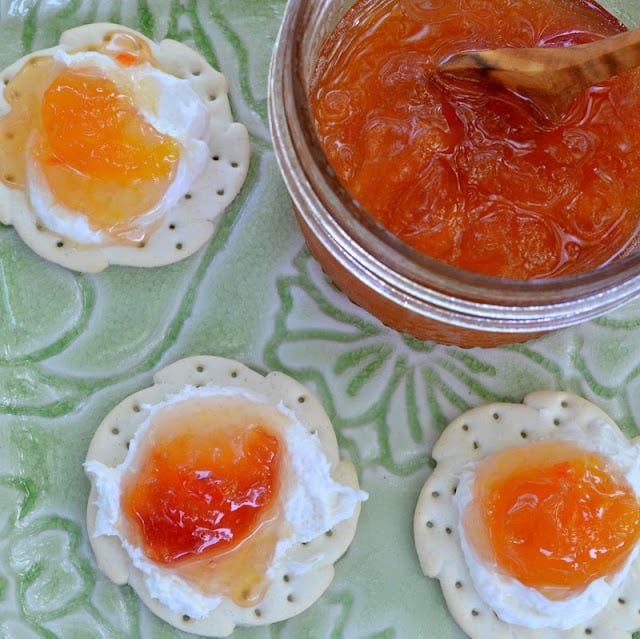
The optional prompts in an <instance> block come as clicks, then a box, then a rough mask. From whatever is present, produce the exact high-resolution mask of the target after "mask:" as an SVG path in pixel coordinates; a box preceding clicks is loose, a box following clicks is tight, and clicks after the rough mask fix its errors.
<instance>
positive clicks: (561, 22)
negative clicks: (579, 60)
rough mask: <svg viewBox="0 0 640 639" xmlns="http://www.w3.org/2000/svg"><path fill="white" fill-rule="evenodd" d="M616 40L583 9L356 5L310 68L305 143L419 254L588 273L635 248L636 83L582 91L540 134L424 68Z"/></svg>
mask: <svg viewBox="0 0 640 639" xmlns="http://www.w3.org/2000/svg"><path fill="white" fill-rule="evenodd" d="M623 30H625V27H624V26H623V25H622V24H620V22H618V21H617V20H616V19H615V18H614V17H613V16H612V15H610V14H609V13H607V12H606V11H605V10H604V9H603V8H601V7H600V6H599V5H598V4H596V3H595V2H593V1H591V0H518V1H515V0H360V1H359V2H357V3H356V4H355V5H354V6H353V7H352V8H351V10H350V11H349V12H348V13H347V14H346V15H345V16H344V17H343V19H342V20H341V22H340V23H339V24H338V26H337V28H336V29H335V31H334V32H333V33H332V34H331V35H330V37H329V38H328V39H327V40H326V42H325V43H324V45H323V47H322V50H321V53H320V55H319V58H318V59H319V63H318V68H317V72H316V75H315V77H314V78H313V79H312V86H311V89H310V94H309V101H310V108H311V113H312V117H313V120H314V124H315V128H316V131H317V133H318V136H319V140H320V142H321V145H322V147H323V149H324V151H325V154H326V156H327V159H328V161H329V163H330V164H331V165H332V167H333V168H334V170H335V172H336V174H337V176H338V178H339V179H340V180H341V182H342V183H343V185H344V186H345V187H346V189H347V190H348V191H349V192H350V193H351V194H352V195H353V196H354V197H355V198H356V199H357V200H358V201H359V202H360V204H361V205H362V206H363V207H364V208H365V209H366V210H367V211H368V212H369V213H370V214H371V215H372V216H373V217H374V218H375V219H376V220H378V221H379V222H380V224H381V225H382V226H384V227H385V228H386V229H388V230H389V231H390V232H391V233H393V234H394V235H396V236H397V237H398V238H399V239H401V240H402V241H404V242H405V243H406V244H408V245H410V246H411V247H413V248H415V249H417V250H418V251H420V252H422V253H424V254H426V255H429V256H431V257H433V258H436V259H438V260H441V261H444V262H448V263H449V264H452V265H454V266H457V267H460V268H462V269H466V270H468V271H474V272H477V273H482V274H486V275H494V276H500V277H508V278H514V279H535V278H549V277H555V276H562V275H570V274H575V273H579V272H584V271H587V270H590V269H594V268H596V267H598V266H601V265H604V264H606V263H608V262H610V261H611V260H614V259H615V258H617V257H620V256H622V255H625V254H627V253H629V252H630V251H632V250H633V249H634V248H635V245H636V241H637V232H638V217H639V213H640V123H639V120H638V117H637V114H638V113H640V72H632V73H628V74H625V75H623V76H620V77H618V78H616V79H613V80H611V81H608V82H606V83H604V84H602V85H598V86H595V87H592V88H591V89H590V90H588V91H586V92H585V93H584V94H583V95H582V96H581V97H579V98H578V99H577V100H576V101H575V102H574V104H573V105H572V106H571V107H570V109H569V110H568V112H567V113H566V114H564V116H563V117H562V119H561V120H560V121H559V122H556V123H553V122H550V121H548V120H546V119H545V118H544V117H542V116H541V114H540V113H539V112H538V111H537V110H536V108H535V107H534V106H533V105H532V104H531V103H530V102H528V101H526V100H525V99H524V98H521V97H520V96H518V95H516V94H514V93H512V92H510V91H507V90H504V89H499V88H496V87H492V86H489V85H488V84H487V83H483V82H479V81H476V82H474V81H469V80H460V79H456V78H453V77H449V76H444V75H440V74H439V73H438V71H437V64H438V62H439V61H440V60H442V59H444V58H445V57H446V56H448V55H450V54H453V53H458V52H464V51H467V50H473V49H487V48H496V47H563V46H569V45H576V44H584V43H588V42H591V41H594V40H597V39H599V38H602V37H606V36H611V35H614V34H617V33H619V32H621V31H623Z"/></svg>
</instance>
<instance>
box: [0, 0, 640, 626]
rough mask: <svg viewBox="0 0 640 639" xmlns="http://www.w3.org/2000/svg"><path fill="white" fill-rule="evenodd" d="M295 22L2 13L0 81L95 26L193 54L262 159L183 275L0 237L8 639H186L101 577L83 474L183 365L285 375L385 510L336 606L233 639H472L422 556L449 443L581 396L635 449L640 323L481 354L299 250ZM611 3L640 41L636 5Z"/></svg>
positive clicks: (258, 5) (1, 563) (0, 604)
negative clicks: (489, 406)
mask: <svg viewBox="0 0 640 639" xmlns="http://www.w3.org/2000/svg"><path fill="white" fill-rule="evenodd" d="M284 4H285V2H284V0H182V1H180V0H173V1H169V0H167V1H164V2H152V1H151V0H138V1H134V0H114V1H112V2H99V1H98V0H84V1H83V0H2V1H1V2H0V65H2V66H5V65H7V64H9V63H10V62H11V61H13V60H14V59H16V58H18V57H19V56H21V55H23V54H25V53H27V52H29V51H31V50H33V49H39V48H43V47H46V46H50V45H53V44H55V43H56V42H57V40H58V37H59V35H60V33H61V32H62V31H64V30H65V29H68V28H70V27H72V26H76V25H79V24H83V23H86V22H94V21H105V20H107V21H114V22H120V23H122V24H125V25H128V26H131V27H134V28H136V29H139V30H141V31H143V32H144V33H145V34H147V35H149V36H151V37H153V38H155V39H162V38H163V37H171V38H176V39H178V40H182V41H185V42H187V43H188V44H190V45H192V46H194V47H195V48H197V49H198V50H199V51H200V52H201V53H202V54H204V55H205V56H206V57H207V59H208V60H209V61H210V62H211V63H212V64H213V65H214V66H217V67H218V68H220V69H221V70H222V71H223V72H224V73H225V74H226V76H227V78H228V80H229V83H230V87H231V96H232V104H233V109H234V114H235V116H236V119H238V120H240V121H241V122H243V123H244V124H245V125H246V126H247V127H248V129H249V131H250V133H251V139H252V152H253V159H252V162H251V168H250V171H249V177H248V180H247V183H246V185H245V187H244V189H243V191H242V192H241V194H240V196H239V197H238V198H237V200H236V201H235V203H234V205H233V206H232V207H231V208H230V209H229V210H228V211H227V214H226V216H225V219H224V222H223V224H222V226H221V228H220V229H219V231H218V232H217V235H216V236H215V238H214V239H213V241H212V242H211V243H210V244H209V245H208V246H207V247H205V248H204V249H203V250H201V251H200V252H199V253H197V254H196V255H195V256H193V257H192V258H190V259H187V260H185V261H183V262H180V263H178V264H175V265H173V266H169V267H165V268H158V269H151V270H145V269H130V268H117V267H112V268H109V269H108V270H107V271H105V272H104V273H101V274H99V275H95V276H86V275H78V274H74V273H71V272H70V271H66V270H64V269H62V268H59V267H57V266H54V265H52V264H49V263H47V262H44V261H43V260H41V259H39V258H38V257H37V256H36V255H34V254H33V253H32V252H31V251H30V250H29V249H27V248H26V247H25V246H24V245H23V244H22V242H21V241H20V240H19V239H18V237H17V235H16V233H15V232H14V231H13V229H11V228H6V227H0V636H1V637H7V638H9V639H22V638H24V639H36V638H43V639H49V638H51V639H53V638H56V637H60V638H62V639H66V638H69V639H71V638H73V639H85V638H86V639H95V638H98V637H103V638H109V639H112V638H113V639H141V638H153V639H156V638H159V639H169V638H171V639H173V638H175V637H183V636H184V637H186V636H187V635H183V634H181V633H179V632H177V631H175V630H173V629H172V628H170V627H168V626H166V625H165V624H163V623H162V622H161V621H159V620H158V619H156V618H154V617H153V616H152V615H151V614H150V613H149V612H148V611H147V610H146V609H145V608H144V606H142V605H140V603H139V601H138V599H137V597H136V596H135V595H134V594H133V592H132V591H131V590H130V589H129V588H126V587H124V588H119V587H116V586H114V585H112V584H111V583H110V582H109V581H108V580H106V579H105V578H104V577H103V576H102V575H101V574H100V573H99V572H98V571H97V570H96V567H95V563H94V560H93V557H92V555H91V552H90V549H89V545H88V542H87V537H86V529H85V524H84V515H85V506H86V499H87V496H88V488H89V485H88V482H87V480H86V479H85V476H84V473H83V471H82V462H83V460H84V457H85V454H86V450H87V446H88V443H89V441H90V439H91V437H92V435H93V433H94V431H95V429H96V428H97V426H98V424H99V423H100V422H101V420H102V419H103V418H104V416H105V415H106V414H107V412H108V411H109V410H110V409H111V408H112V407H113V406H115V405H116V404H117V403H118V402H119V401H121V400H122V399H124V398H125V397H126V396H127V395H129V394H131V393H133V392H134V391H137V390H139V389H141V388H144V387H146V386H149V385H150V384H151V378H152V375H153V373H154V371H156V370H158V369H160V368H162V367H163V366H166V365H167V364H169V363H171V362H173V361H175V360H177V359H180V358H182V357H185V356H188V355H196V354H215V355H222V356H225V357H231V358H235V359H238V360H240V361H242V362H244V363H245V364H247V365H248V366H251V367H253V368H255V369H256V370H258V371H261V372H265V371H268V370H282V371H284V372H286V373H288V374H289V375H292V376H293V377H295V378H296V379H298V380H299V381H301V382H303V383H305V384H308V385H309V386H310V387H312V388H313V389H314V390H315V391H316V392H317V393H318V394H319V396H320V398H321V399H322V401H323V403H324V405H325V408H326V409H327V411H328V412H329V414H330V415H331V417H332V418H333V420H334V424H335V426H336V429H337V431H338V436H339V442H340V445H341V447H342V450H343V454H344V455H348V456H350V457H351V458H352V459H353V460H354V462H355V464H356V466H357V468H358V471H359V474H360V477H361V482H362V484H363V486H364V488H365V489H366V490H368V491H369V493H370V495H371V497H370V500H369V502H368V503H367V504H366V505H365V507H364V508H363V512H362V516H361V520H360V526H359V530H358V533H357V535H356V540H355V543H354V544H353V546H352V548H351V549H350V550H349V552H348V553H347V555H346V556H345V557H344V558H343V559H342V560H341V561H340V562H339V564H338V565H337V573H336V578H335V581H334V582H333V584H332V586H331V588H330V589H329V591H328V592H327V593H326V594H325V595H324V596H323V597H322V598H321V599H320V601H318V602H317V603H316V604H315V605H314V606H313V607H312V608H311V609H310V610H308V611H307V612H306V613H304V614H302V615H301V616H299V617H297V618H295V619H293V620H291V621H288V622H286V623H282V624H277V625H275V626H272V627H267V628H261V629H247V630H240V631H238V632H236V633H235V634H234V637H236V638H238V639H302V638H305V639H306V638H308V639H316V638H317V639H320V638H326V639H374V638H375V639H392V638H397V639H404V638H412V639H420V638H422V637H425V638H436V639H457V638H460V637H462V636H463V635H462V633H461V631H460V630H459V629H458V628H457V627H456V625H455V624H454V622H453V621H452V620H451V619H450V617H449V615H448V614H447V611H446V608H445V605H444V602H443V599H442V596H441V593H440V589H439V586H438V584H437V582H436V581H432V580H429V579H426V578H425V577H423V576H422V574H421V572H420V570H419V566H418V561H417V558H416V555H415V550H414V547H413V539H412V516H413V510H414V507H415V503H416V499H417V495H418V491H419V489H420V487H421V485H422V483H423V482H424V480H425V478H426V477H427V475H428V474H429V472H430V470H431V468H432V465H431V463H430V457H429V451H430V449H431V446H432V445H433V443H434V441H435V440H436V438H437V437H438V434H439V433H440V432H441V429H442V428H443V427H444V426H445V425H446V424H447V423H448V421H449V420H450V419H452V418H453V417H455V416H456V415H457V414H459V413H460V412H461V411H463V410H465V409H467V408H469V407H472V406H476V405H478V404H481V403H484V402H488V401H495V400H508V401H521V399H522V398H523V396H524V395H525V394H526V393H527V392H529V391H532V390H536V389H567V390H571V391H574V392H576V393H579V394H581V395H584V396H585V397H586V398H588V399H590V400H592V401H594V402H595V403H597V404H598V405H600V406H601V407H602V408H603V409H605V410H606V411H608V412H609V413H610V414H611V415H612V417H613V418H614V419H616V420H617V421H618V422H619V423H620V425H621V426H622V427H623V429H624V430H625V431H626V432H628V433H629V434H636V433H637V428H636V423H638V421H639V420H640V303H634V304H631V305H629V306H627V307H626V308H624V309H623V310H621V311H619V312H617V313H615V314H614V315H611V316H609V317H605V318H603V319H600V320H597V321H595V322H592V323H590V324H587V325H583V326H580V327H578V328H574V329H571V330H566V331H563V332H560V333H555V334H551V335H548V336H547V337H544V338H542V339H539V340H537V341H533V342H529V343H527V344H525V345H519V346H514V347H505V348H499V349H493V350H480V349H474V350H468V351H465V350H460V349H457V348H453V347H442V346H436V345H434V344H431V343H428V342H418V341H416V340H413V339H409V338H406V337H403V336H402V335H400V334H398V333H396V332H394V331H392V330H389V329H387V328H385V327H384V326H382V325H381V324H380V323H378V322H377V321H376V320H375V319H374V318H372V317H371V316H368V315H367V314H366V313H364V312H363V311H361V310H359V309H358V308H357V307H355V306H353V305H352V304H351V303H350V302H349V301H348V300H347V299H346V298H345V297H344V296H343V295H342V294H340V293H338V292H337V291H336V290H335V289H334V288H333V287H332V285H331V284H330V283H328V282H327V280H326V279H325V277H324V276H323V274H322V272H321V270H320V269H319V267H318V265H317V264H316V263H315V262H314V261H313V260H312V259H311V258H310V257H309V256H308V254H307V252H306V251H305V249H304V247H303V242H302V238H301V235H300V232H299V230H298V227H297V225H296V222H295V219H294V216H293V213H292V212H291V210H290V207H289V202H288V199H287V194H286V192H285V189H284V186H283V184H282V181H281V178H280V176H279V174H278V169H277V167H276V164H275V160H274V156H273V152H272V149H271V145H270V140H269V134H268V126H267V121H266V86H267V69H268V64H269V57H270V54H271V50H272V47H273V43H274V40H275V36H276V32H277V28H278V25H279V20H280V17H281V15H282V12H283V9H284ZM604 4H605V5H606V6H607V7H608V8H609V9H611V10H612V11H613V12H614V13H616V14H617V15H618V16H619V17H621V18H622V20H623V21H624V22H626V23H627V24H628V25H630V26H640V6H639V5H638V4H637V2H636V0H617V1H609V2H605V3H604ZM639 624H640V619H639ZM639 636H640V635H639Z"/></svg>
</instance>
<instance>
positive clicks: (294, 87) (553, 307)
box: [269, 0, 640, 347]
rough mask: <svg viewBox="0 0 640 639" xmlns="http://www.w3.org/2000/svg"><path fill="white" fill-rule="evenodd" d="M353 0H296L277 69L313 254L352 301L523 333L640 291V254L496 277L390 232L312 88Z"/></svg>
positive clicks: (491, 338) (493, 338)
mask: <svg viewBox="0 0 640 639" xmlns="http://www.w3.org/2000/svg"><path fill="white" fill-rule="evenodd" d="M353 4H354V2H353V0H289V2H288V4H287V8H286V11H285V15H284V19H283V22H282V26H281V28H280V33H279V35H278V39H277V42H276V45H275V49H274V53H273V58H272V61H271V69H270V76H269V120H270V126H271V133H272V136H273V144H274V148H275V152H276V157H277V159H278V163H279V165H280V169H281V171H282V175H283V177H284V180H285V183H286V185H287V188H288V190H289V194H290V196H291V199H292V202H293V207H294V210H295V213H296V216H297V218H298V221H299V223H300V226H301V228H302V232H303V234H304V236H305V239H306V241H307V244H308V246H309V249H310V251H311V253H312V254H313V255H314V257H315V258H316V259H317V260H318V261H319V262H320V264H321V265H322V267H323V269H324V270H325V272H326V273H327V275H328V276H329V277H330V278H331V279H332V280H333V282H334V283H335V284H336V285H337V286H338V288H340V289H341V290H342V291H343V292H344V293H345V294H346V295H347V296H348V297H349V298H350V299H351V300H352V301H353V302H355V303H356V304H358V305H359V306H361V307H363V308H364V309H366V310H367V311H369V312H371V313H372V314H373V315H375V316H376V317H378V319H380V320H381V321H382V322H383V323H385V324H387V325H388V326H390V327H392V328H394V329H397V330H399V331H402V332H405V333H410V334H411V335H413V336H415V337H417V338H419V339H429V340H434V341H437V342H441V343H445V344H457V345H459V346H464V347H471V346H495V345H499V344H505V343H510V342H521V341H524V340H527V339H530V338H532V337H535V336H538V335H541V334H544V333H545V332H547V331H550V330H555V329H559V328H564V327H567V326H571V325H574V324H578V323H580V322H584V321H586V320H589V319H592V318H594V317H597V316H599V315H602V314H603V313H606V312H608V311H611V310H613V309H615V308H617V307H619V306H621V305H622V304H624V303H625V302H627V301H629V300H631V299H632V298H634V297H636V296H637V295H638V293H639V292H640V253H637V252H635V253H633V254H632V255H629V256H627V257H625V258H623V259H620V260H618V261H615V262H613V263H611V264H609V265H607V266H604V267H601V268H599V269H597V270H594V271H590V272H588V273H583V274H580V275H575V276H571V277H562V278H552V279H546V280H535V281H524V280H507V279H502V278H497V277H488V276H484V275H479V274H475V273H471V272H468V271H464V270H461V269H458V268H455V267H453V266H450V265H448V264H445V263H442V262H439V261H437V260H434V259H432V258H430V257H428V256H426V255H423V254H421V253H419V252H417V251H415V250H414V249H412V248H411V247H409V246H407V245H406V244H404V243H403V242H401V241H400V240H398V239H397V238H396V237H395V236H393V235H392V234H390V233H389V232H387V231H386V230H385V229H384V228H383V227H382V226H380V225H379V224H378V223H377V222H376V221H375V220H374V219H373V218H372V217H371V216H369V215H368V214H367V212H366V211H364V210H363V209H362V208H361V207H360V206H359V205H358V203H357V202H355V201H354V200H353V198H351V197H350V195H349V194H348V193H347V192H346V191H345V190H344V188H343V187H342V186H341V184H340V183H339V182H338V180H337V178H336V176H335V174H334V172H333V170H332V169H331V167H330V166H329V164H328V163H327V161H326V158H325V156H324V154H323V152H322V149H321V148H320V145H319V142H318V140H317V138H316V135H315V131H314V127H313V124H312V119H311V114H310V111H309V106H308V101H307V96H308V90H309V83H310V81H311V79H312V77H313V74H314V71H315V68H316V62H317V57H318V52H319V50H320V48H321V46H322V43H323V42H324V40H325V38H326V37H327V36H328V35H329V34H330V33H331V32H332V30H333V29H334V28H335V26H336V24H337V23H338V21H339V20H340V18H341V17H342V16H343V15H344V13H345V12H346V11H347V10H348V9H349V8H350V7H351V6H352V5H353Z"/></svg>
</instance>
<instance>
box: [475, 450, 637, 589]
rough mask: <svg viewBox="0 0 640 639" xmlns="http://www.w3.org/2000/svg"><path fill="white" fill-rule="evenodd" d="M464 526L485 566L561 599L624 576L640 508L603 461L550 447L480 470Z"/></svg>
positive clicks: (499, 456)
mask: <svg viewBox="0 0 640 639" xmlns="http://www.w3.org/2000/svg"><path fill="white" fill-rule="evenodd" d="M462 521H463V526H464V530H465V535H466V536H467V538H468V540H469V542H470V543H471V545H472V547H473V548H474V550H475V552H476V554H477V556H478V557H479V558H481V559H483V560H484V561H485V562H487V563H495V565H496V566H497V567H498V569H499V570H500V571H501V572H503V573H504V574H506V575H509V576H510V577H513V578H514V579H517V580H518V581H520V582H521V583H523V584H524V585H525V586H529V587H531V588H536V589H537V590H538V591H540V592H541V593H542V594H544V595H545V596H546V597H548V598H549V599H562V598H567V597H570V596H573V595H575V594H578V593H579V592H580V591H582V590H583V589H584V588H585V587H586V586H588V585H589V584H590V583H591V582H592V581H594V580H595V579H598V578H600V577H608V576H612V575H614V574H615V573H616V572H618V571H619V570H620V569H621V568H622V566H623V565H624V563H625V561H626V559H627V557H628V555H629V552H630V551H631V549H632V548H633V546H634V545H635V544H636V543H637V542H638V539H639V538H640V503H638V499H637V497H636V495H635V493H634V492H633V489H632V488H631V486H630V485H629V483H628V482H627V481H626V479H625V478H624V477H623V476H622V474H621V473H620V471H619V470H618V469H617V468H616V467H615V466H614V464H613V463H612V462H611V461H609V460H608V459H606V458H605V457H603V456H602V455H599V454H597V453H593V452H589V451H586V450H585V449H583V448H582V447H580V446H578V445H577V444H575V443H571V442H559V441H553V442H552V441H545V442H538V443H533V444H529V445H527V446H522V447H519V448H511V449H506V450H503V451H500V452H497V453H495V454H494V455H491V456H490V457H488V458H486V459H485V460H483V461H482V462H480V463H479V464H478V466H477V469H476V475H475V483H474V488H473V501H472V502H471V504H470V505H469V506H468V507H467V508H466V509H465V511H464V513H463V519H462Z"/></svg>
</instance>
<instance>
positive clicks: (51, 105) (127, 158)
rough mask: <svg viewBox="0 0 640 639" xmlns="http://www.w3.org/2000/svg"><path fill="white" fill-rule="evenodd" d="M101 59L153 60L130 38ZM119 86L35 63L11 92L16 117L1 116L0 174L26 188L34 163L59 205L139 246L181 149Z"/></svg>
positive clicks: (121, 37) (48, 62) (92, 71)
mask: <svg viewBox="0 0 640 639" xmlns="http://www.w3.org/2000/svg"><path fill="white" fill-rule="evenodd" d="M100 52H101V53H104V54H106V55H109V56H110V57H112V58H113V59H115V60H117V61H118V62H119V63H120V65H121V66H122V67H123V68H125V69H126V68H130V67H132V66H135V65H138V64H141V63H143V62H151V61H152V58H151V57H150V56H151V54H150V52H149V50H148V47H147V46H146V44H145V43H144V42H141V41H138V39H137V38H135V37H134V36H131V35H129V34H117V33H116V34H110V35H109V36H108V37H107V38H106V40H105V42H104V43H103V47H102V49H100ZM121 79H122V78H121V77H120V75H119V74H116V75H115V76H114V77H113V78H112V77H109V75H108V74H107V73H106V72H105V71H103V70H100V69H98V68H92V67H90V66H87V67H86V68H73V69H71V68H66V67H60V65H59V64H56V63H55V61H54V60H53V58H51V57H47V56H43V57H38V58H33V59H31V60H30V61H29V62H27V64H25V66H24V67H23V68H22V69H21V70H20V71H18V73H17V74H16V76H15V77H14V78H12V79H11V81H10V82H9V83H8V84H7V86H6V87H5V88H4V97H5V99H6V100H7V102H8V104H9V106H10V111H9V113H7V114H6V115H5V116H4V117H2V118H1V119H0V176H1V179H2V180H3V182H4V183H5V184H6V185H8V186H10V187H13V188H20V189H25V188H26V187H27V181H28V180H27V171H28V164H29V163H30V162H31V163H34V165H35V166H36V167H37V169H38V171H39V172H41V174H42V175H43V177H44V180H45V181H46V185H47V187H48V189H49V190H50V192H51V193H52V195H53V198H54V200H55V202H56V203H57V204H60V205H62V206H64V207H66V208H67V209H68V210H70V211H72V212H79V213H82V214H83V215H84V216H85V217H86V218H87V219H88V221H89V224H90V225H91V227H92V228H93V229H95V230H98V231H103V232H105V233H106V234H107V235H111V236H113V237H116V238H118V237H119V238H121V239H127V240H131V241H139V240H141V239H142V237H141V234H140V232H139V231H138V230H136V229H135V221H136V219H137V218H139V217H140V216H141V215H143V214H144V213H146V212H148V211H149V210H152V209H153V208H154V207H155V206H156V205H157V204H158V203H159V202H160V201H161V199H162V197H163V195H164V194H165V192H166V191H167V189H168V187H169V185H170V184H171V182H172V180H173V178H174V176H175V172H176V169H177V164H178V161H179V157H180V146H179V144H178V143H177V141H175V140H174V139H173V138H171V137H169V136H166V135H162V134H160V133H159V132H158V131H156V130H155V129H154V127H153V126H152V125H151V124H149V122H147V120H146V119H145V118H144V116H143V115H142V113H141V112H140V108H139V107H140V105H137V104H136V103H135V101H134V98H133V95H132V93H131V92H130V91H129V90H128V89H129V87H127V86H126V82H121V81H120V80H121ZM31 179H33V178H31ZM35 188H36V189H37V188H39V187H38V186H35Z"/></svg>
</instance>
